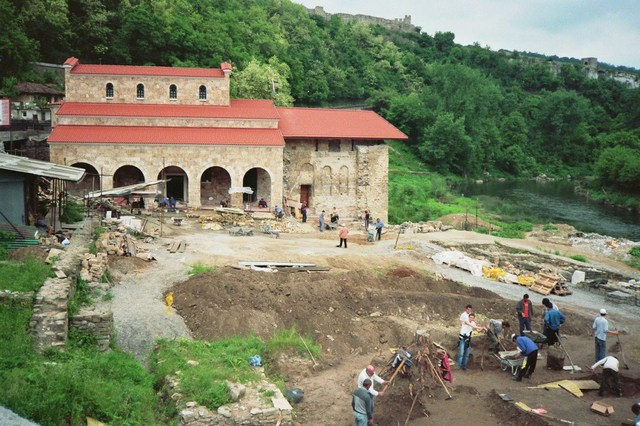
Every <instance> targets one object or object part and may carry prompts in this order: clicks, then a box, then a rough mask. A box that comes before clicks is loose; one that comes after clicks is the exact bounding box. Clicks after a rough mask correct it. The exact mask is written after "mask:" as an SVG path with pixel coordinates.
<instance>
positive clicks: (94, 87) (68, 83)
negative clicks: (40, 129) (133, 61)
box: [65, 72, 229, 105]
mask: <svg viewBox="0 0 640 426" xmlns="http://www.w3.org/2000/svg"><path fill="white" fill-rule="evenodd" d="M107 83H111V84H113V97H112V98H107V97H106V86H107ZM138 84H143V85H144V98H143V99H138V98H137V93H136V87H137V85H138ZM172 84H175V85H176V86H177V89H178V96H177V99H169V86H170V85H172ZM201 85H204V86H205V87H206V88H207V98H206V99H205V100H200V99H199V88H200V86H201ZM65 87H66V95H65V100H66V101H67V102H100V103H104V102H113V103H128V104H131V103H137V104H171V105H229V77H228V76H227V77H220V78H206V77H202V78H199V77H173V76H172V77H164V76H157V75H154V76H131V75H101V74H95V75H92V74H73V73H71V72H67V73H66V79H65Z"/></svg>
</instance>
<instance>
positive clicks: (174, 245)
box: [167, 240, 187, 253]
mask: <svg viewBox="0 0 640 426" xmlns="http://www.w3.org/2000/svg"><path fill="white" fill-rule="evenodd" d="M186 248H187V241H186V240H174V241H172V242H170V243H169V245H168V246H167V250H169V252H170V253H184V250H185V249H186Z"/></svg>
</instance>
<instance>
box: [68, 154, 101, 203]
mask: <svg viewBox="0 0 640 426" xmlns="http://www.w3.org/2000/svg"><path fill="white" fill-rule="evenodd" d="M71 166H73V167H78V168H80V169H84V170H85V174H84V177H83V178H82V180H81V181H80V182H67V192H69V193H70V194H72V195H77V196H82V195H84V194H86V193H89V192H91V191H99V190H100V184H101V182H100V173H99V172H98V170H97V169H96V168H95V167H93V166H92V165H91V164H89V163H82V162H78V163H73V164H72V165H71Z"/></svg>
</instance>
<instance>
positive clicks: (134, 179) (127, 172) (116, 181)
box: [113, 165, 145, 188]
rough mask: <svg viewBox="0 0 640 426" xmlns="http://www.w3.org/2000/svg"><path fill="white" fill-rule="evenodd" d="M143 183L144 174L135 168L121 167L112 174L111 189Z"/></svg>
mask: <svg viewBox="0 0 640 426" xmlns="http://www.w3.org/2000/svg"><path fill="white" fill-rule="evenodd" d="M144 181H145V178H144V173H142V170H140V169H139V168H137V167H136V166H128V165H127V166H122V167H120V168H119V169H118V170H116V172H115V173H114V174H113V187H114V188H119V187H121V186H127V185H134V184H136V183H142V182H144Z"/></svg>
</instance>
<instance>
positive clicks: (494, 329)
mask: <svg viewBox="0 0 640 426" xmlns="http://www.w3.org/2000/svg"><path fill="white" fill-rule="evenodd" d="M509 328H511V324H509V321H503V320H498V319H490V320H489V325H487V326H486V327H485V330H487V338H488V339H489V353H494V354H497V353H498V351H499V350H500V340H501V339H502V338H504V334H505V333H506V332H507V330H508V329H509Z"/></svg>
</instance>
